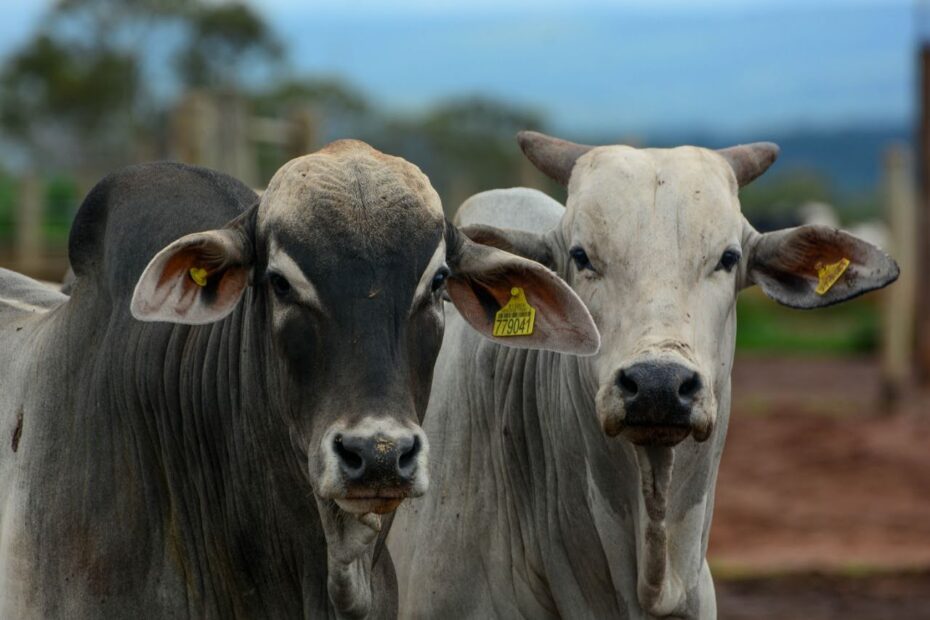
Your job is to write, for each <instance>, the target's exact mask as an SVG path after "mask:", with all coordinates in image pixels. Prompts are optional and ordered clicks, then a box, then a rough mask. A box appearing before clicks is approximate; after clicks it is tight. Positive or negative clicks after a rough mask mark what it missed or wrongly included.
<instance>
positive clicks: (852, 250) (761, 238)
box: [746, 224, 899, 309]
mask: <svg viewBox="0 0 930 620" xmlns="http://www.w3.org/2000/svg"><path fill="white" fill-rule="evenodd" d="M746 226H747V227H748V228H749V231H750V232H749V235H748V245H749V248H750V250H749V260H748V261H747V266H746V280H747V283H748V284H758V285H759V286H760V287H762V290H763V291H764V292H765V294H766V295H768V296H769V297H771V298H772V299H774V300H775V301H777V302H779V303H781V304H784V305H786V306H790V307H792V308H805V309H806V308H820V307H823V306H829V305H832V304H836V303H840V302H842V301H846V300H847V299H852V298H854V297H858V296H859V295H862V294H863V293H867V292H869V291H872V290H875V289H879V288H882V287H885V286H888V285H889V284H891V283H892V282H894V281H895V280H896V279H897V278H898V273H899V269H898V264H897V263H896V262H895V261H894V259H893V258H891V257H890V256H888V255H887V254H886V253H885V252H883V251H882V250H880V249H879V248H877V247H875V246H874V245H872V244H870V243H867V242H866V241H863V240H862V239H859V238H858V237H855V236H853V235H850V234H849V233H846V232H843V231H841V230H837V229H834V228H830V227H827V226H801V227H799V228H789V229H787V230H780V231H776V232H772V233H766V234H762V235H760V234H759V233H757V232H755V230H753V229H752V227H751V226H749V224H746Z"/></svg>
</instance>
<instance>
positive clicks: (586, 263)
mask: <svg viewBox="0 0 930 620" xmlns="http://www.w3.org/2000/svg"><path fill="white" fill-rule="evenodd" d="M568 255H569V256H571V257H572V260H573V261H575V267H577V268H578V271H584V270H585V269H590V270H591V271H594V266H593V265H591V261H590V260H588V253H587V252H585V251H584V250H583V249H581V248H579V247H578V246H575V247H573V248H572V249H570V250H569V251H568Z"/></svg>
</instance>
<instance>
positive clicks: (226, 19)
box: [0, 0, 281, 189]
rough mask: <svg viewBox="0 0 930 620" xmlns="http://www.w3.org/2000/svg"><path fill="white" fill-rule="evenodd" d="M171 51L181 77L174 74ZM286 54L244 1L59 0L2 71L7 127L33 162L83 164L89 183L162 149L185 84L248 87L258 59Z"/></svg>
mask: <svg viewBox="0 0 930 620" xmlns="http://www.w3.org/2000/svg"><path fill="white" fill-rule="evenodd" d="M172 51H173V52H174V55H175V56H176V59H177V63H176V65H175V66H176V68H177V69H178V74H172V73H170V71H169V72H168V73H166V72H165V67H166V66H169V67H170V66H171V63H170V62H168V61H169V60H170V57H171V55H172ZM280 52H281V49H280V46H279V45H278V44H277V43H276V42H275V41H274V39H273V37H272V36H271V34H270V31H269V30H268V28H267V26H266V25H265V23H264V21H262V19H261V17H260V16H259V15H258V14H256V13H255V12H253V11H252V10H251V9H250V8H249V7H248V6H246V5H245V4H242V3H236V2H234V3H226V4H215V3H213V2H209V1H208V0H58V1H57V2H55V4H54V5H52V7H51V9H50V11H49V14H48V16H47V18H46V19H45V20H44V21H43V26H42V27H41V28H40V30H39V31H38V32H37V33H36V35H35V36H34V37H33V39H32V40H30V41H28V42H27V43H26V44H25V45H24V46H23V47H22V48H21V49H20V50H18V51H17V52H15V53H14V54H12V55H11V57H10V58H9V59H8V60H7V61H6V62H5V63H4V65H3V67H2V68H0V87H2V92H0V127H2V129H3V130H4V133H5V135H6V137H7V138H12V139H13V141H15V142H16V144H17V145H18V146H19V147H21V150H22V152H23V154H24V155H25V156H26V158H27V159H28V162H27V165H30V166H32V167H35V168H39V169H45V170H61V169H71V170H74V169H75V168H78V170H77V174H78V176H79V177H82V178H83V179H85V181H84V182H82V183H81V185H83V186H85V187H84V188H83V189H86V185H87V183H88V182H90V181H93V180H94V179H96V178H98V177H99V176H100V174H102V173H103V172H105V171H107V170H109V169H112V168H113V167H115V166H118V165H124V164H126V163H130V162H132V161H135V160H137V159H139V158H140V156H145V157H152V156H153V155H154V154H155V153H156V152H157V151H158V148H157V147H155V146H154V145H156V144H157V143H158V142H159V140H160V136H162V135H163V134H165V133H166V132H165V131H164V129H165V128H164V125H165V123H166V122H167V121H166V114H165V109H166V107H167V106H168V105H169V102H170V100H171V99H173V98H174V96H176V94H177V93H176V90H177V86H181V85H198V86H220V85H221V86H223V87H225V88H229V87H235V86H239V85H241V84H242V82H243V79H244V78H243V76H244V74H245V72H246V71H247V70H248V69H249V68H251V67H252V66H253V65H254V64H255V63H252V61H253V60H259V61H263V60H268V59H274V60H276V59H277V58H278V57H279V56H280ZM172 83H173V84H174V85H175V87H174V88H172V86H171V84H172Z"/></svg>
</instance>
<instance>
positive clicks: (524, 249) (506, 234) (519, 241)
mask: <svg viewBox="0 0 930 620" xmlns="http://www.w3.org/2000/svg"><path fill="white" fill-rule="evenodd" d="M459 230H460V231H461V232H462V233H463V234H464V235H465V236H466V237H468V238H469V239H471V240H472V241H474V242H475V243H479V244H481V245H487V246H490V247H492V248H497V249H498V250H504V251H505V252H510V253H511V254H516V255H517V256H522V257H523V258H528V259H530V260H532V261H536V262H537V263H541V264H543V265H545V266H546V267H549V268H552V267H553V260H552V251H551V250H550V249H549V246H548V245H546V243H545V241H543V238H542V236H540V235H538V234H536V233H532V232H528V231H524V230H515V229H512V228H496V227H494V226H486V225H484V224H471V225H468V226H462V227H461V228H459Z"/></svg>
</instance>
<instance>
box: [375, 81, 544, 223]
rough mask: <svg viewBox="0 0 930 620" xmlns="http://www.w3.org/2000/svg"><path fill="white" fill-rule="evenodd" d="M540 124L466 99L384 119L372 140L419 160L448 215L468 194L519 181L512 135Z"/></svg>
mask: <svg viewBox="0 0 930 620" xmlns="http://www.w3.org/2000/svg"><path fill="white" fill-rule="evenodd" d="M541 125H542V120H541V117H540V116H539V115H538V114H536V113H535V112H533V111H531V110H526V109H524V108H520V107H516V106H511V105H507V104H504V103H501V102H497V101H493V100H490V99H484V98H470V99H464V100H458V101H449V102H446V103H442V104H440V105H438V106H436V107H435V108H433V109H432V110H430V111H428V112H427V113H426V114H424V115H423V116H422V117H420V118H417V119H404V120H397V121H393V122H388V123H387V124H386V126H385V129H384V130H383V131H382V132H381V133H380V134H377V135H375V136H373V140H372V141H373V143H374V144H375V145H376V146H378V147H379V148H381V149H382V150H385V151H387V152H391V153H396V154H398V155H401V156H403V157H405V158H407V159H410V160H411V161H416V162H418V163H420V164H421V167H422V168H423V171H424V172H425V173H426V174H427V176H429V178H430V181H431V182H432V184H433V186H434V187H435V188H436V190H437V191H438V192H439V194H440V196H442V198H443V202H444V205H445V208H446V212H447V213H448V214H451V213H452V212H454V210H455V209H456V208H457V207H458V205H459V203H460V202H461V201H462V200H464V199H465V198H467V197H468V196H469V195H471V194H472V193H474V192H478V191H482V190H485V189H491V188H494V187H509V186H513V185H517V184H519V183H520V180H521V170H522V169H523V167H524V166H525V163H524V161H523V156H522V155H521V153H520V150H519V149H518V148H517V146H516V139H515V136H516V133H517V132H518V131H519V130H521V129H527V128H538V127H540V126H541Z"/></svg>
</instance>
